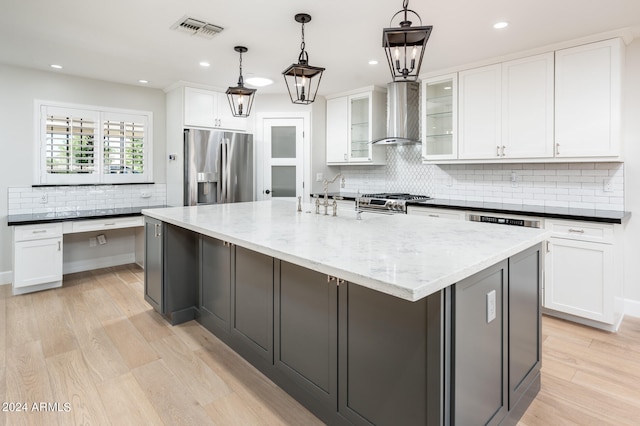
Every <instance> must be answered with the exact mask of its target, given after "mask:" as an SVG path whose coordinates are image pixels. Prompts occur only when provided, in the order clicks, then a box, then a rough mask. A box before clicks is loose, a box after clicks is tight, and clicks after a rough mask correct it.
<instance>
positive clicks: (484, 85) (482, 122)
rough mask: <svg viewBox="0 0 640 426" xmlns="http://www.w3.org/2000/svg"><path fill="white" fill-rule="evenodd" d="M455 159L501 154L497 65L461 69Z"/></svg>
mask: <svg viewBox="0 0 640 426" xmlns="http://www.w3.org/2000/svg"><path fill="white" fill-rule="evenodd" d="M458 82H459V84H460V93H459V95H460V100H459V106H460V110H459V112H458V117H459V120H460V121H459V123H458V125H459V132H460V133H459V138H458V142H459V144H460V146H459V153H458V155H459V158H460V159H474V160H477V159H492V158H499V157H501V155H502V154H501V151H500V150H501V147H502V136H501V132H502V116H501V115H502V95H501V90H502V89H501V86H502V84H501V83H502V66H501V65H500V64H495V65H489V66H486V67H481V68H475V69H471V70H466V71H461V72H460V73H459V75H458Z"/></svg>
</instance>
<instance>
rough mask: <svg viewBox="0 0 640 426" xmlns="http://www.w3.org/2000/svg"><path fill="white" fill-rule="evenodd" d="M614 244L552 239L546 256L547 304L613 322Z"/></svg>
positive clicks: (573, 313) (556, 308) (545, 289)
mask: <svg viewBox="0 0 640 426" xmlns="http://www.w3.org/2000/svg"><path fill="white" fill-rule="evenodd" d="M613 260H614V259H613V246H612V245H610V244H600V243H593V242H586V241H578V240H569V239H563V238H550V239H549V243H548V253H547V255H546V258H545V288H544V306H545V308H548V309H553V310H556V311H560V312H566V313H568V314H572V315H577V316H580V317H583V318H589V319H592V320H596V321H600V322H604V323H608V324H612V323H613V322H614V309H613V308H614V306H613V304H614V300H613V299H614V298H613V292H614V287H615V284H614V283H613V281H614V276H615V275H614V272H615V271H614V269H613Z"/></svg>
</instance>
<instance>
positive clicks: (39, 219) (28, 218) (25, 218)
mask: <svg viewBox="0 0 640 426" xmlns="http://www.w3.org/2000/svg"><path fill="white" fill-rule="evenodd" d="M160 207H165V206H145V207H122V208H99V209H84V210H73V211H61V212H50V213H31V214H14V215H9V216H7V222H8V225H9V226H13V225H35V224H39V223H52V222H65V221H71V220H91V219H105V218H113V217H127V216H140V215H141V214H142V210H143V209H153V208H160Z"/></svg>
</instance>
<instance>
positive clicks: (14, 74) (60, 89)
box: [0, 64, 166, 284]
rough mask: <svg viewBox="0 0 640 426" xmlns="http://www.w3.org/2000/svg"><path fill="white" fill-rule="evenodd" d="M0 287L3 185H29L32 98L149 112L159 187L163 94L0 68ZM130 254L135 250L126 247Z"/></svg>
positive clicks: (6, 266) (7, 247) (4, 257)
mask: <svg viewBox="0 0 640 426" xmlns="http://www.w3.org/2000/svg"><path fill="white" fill-rule="evenodd" d="M0 94H1V96H0V152H2V155H1V156H0V284H2V283H7V282H8V280H9V279H10V278H11V273H10V271H11V268H12V266H11V238H12V237H11V229H10V228H9V227H8V226H7V198H8V195H7V192H8V190H7V189H8V188H9V187H25V186H30V185H32V184H33V182H32V179H33V156H34V138H35V137H36V135H35V134H34V133H35V132H34V130H35V126H34V116H33V115H34V100H36V99H42V100H48V101H59V102H68V103H76V104H85V105H97V106H106V107H112V108H123V109H136V110H146V111H152V112H153V123H154V125H153V137H154V147H153V154H154V161H153V172H154V181H155V182H156V183H165V182H166V180H165V165H164V161H163V159H164V157H165V95H164V92H162V91H161V90H157V89H150V88H144V87H138V86H129V85H123V84H116V83H108V82H103V81H98V80H91V79H86V78H80V77H73V76H68V75H63V74H59V73H57V72H44V71H37V70H31V69H26V68H19V67H13V66H9V65H3V64H0ZM132 250H135V249H134V248H133V247H132Z"/></svg>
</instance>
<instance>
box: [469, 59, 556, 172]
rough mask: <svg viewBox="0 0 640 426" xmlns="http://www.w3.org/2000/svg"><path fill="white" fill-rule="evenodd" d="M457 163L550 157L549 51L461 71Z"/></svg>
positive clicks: (551, 136)
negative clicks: (458, 156) (458, 153)
mask: <svg viewBox="0 0 640 426" xmlns="http://www.w3.org/2000/svg"><path fill="white" fill-rule="evenodd" d="M459 124H460V139H459V140H460V159H474V160H483V159H521V158H545V157H547V158H550V157H553V53H547V54H543V55H536V56H531V57H527V58H523V59H518V60H514V61H509V62H504V63H501V64H495V65H490V66H486V67H481V68H476V69H472V70H467V71H461V72H460V122H459Z"/></svg>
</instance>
